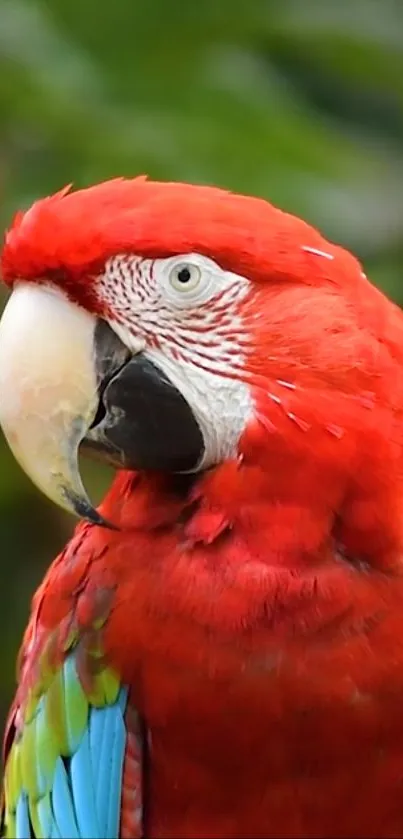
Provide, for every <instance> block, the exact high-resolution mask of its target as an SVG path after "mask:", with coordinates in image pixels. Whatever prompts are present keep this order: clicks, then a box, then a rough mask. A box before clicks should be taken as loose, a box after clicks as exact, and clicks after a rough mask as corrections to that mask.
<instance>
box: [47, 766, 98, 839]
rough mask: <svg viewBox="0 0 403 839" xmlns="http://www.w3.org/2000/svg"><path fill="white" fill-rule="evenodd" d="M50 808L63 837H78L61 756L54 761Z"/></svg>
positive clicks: (71, 838) (76, 838)
mask: <svg viewBox="0 0 403 839" xmlns="http://www.w3.org/2000/svg"><path fill="white" fill-rule="evenodd" d="M52 809H53V813H54V817H55V822H56V825H57V829H58V831H59V833H60V835H61V836H63V837H64V838H65V839H67V837H69V839H80V835H79V832H78V827H77V822H76V818H75V813H74V807H73V803H72V801H71V791H70V785H69V781H68V777H67V773H66V770H65V768H64V764H63V761H62V759H61V757H59V758H58V759H57V761H56V771H55V777H54V781H53V789H52ZM94 839H95V837H94Z"/></svg>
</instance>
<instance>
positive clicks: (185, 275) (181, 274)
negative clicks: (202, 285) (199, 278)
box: [178, 268, 191, 283]
mask: <svg viewBox="0 0 403 839" xmlns="http://www.w3.org/2000/svg"><path fill="white" fill-rule="evenodd" d="M190 276H191V275H190V271H189V268H181V269H180V271H178V280H179V282H180V283H188V282H189V280H190Z"/></svg>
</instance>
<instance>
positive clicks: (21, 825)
mask: <svg viewBox="0 0 403 839" xmlns="http://www.w3.org/2000/svg"><path fill="white" fill-rule="evenodd" d="M16 832H17V837H18V839H31V828H30V824H29V807H28V797H27V796H26V795H25V793H23V792H22V793H21V794H20V796H19V799H18V804H17V814H16Z"/></svg>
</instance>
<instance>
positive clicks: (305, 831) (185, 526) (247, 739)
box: [0, 178, 403, 839]
mask: <svg viewBox="0 0 403 839" xmlns="http://www.w3.org/2000/svg"><path fill="white" fill-rule="evenodd" d="M1 271H2V277H3V280H4V282H5V283H6V284H7V286H8V287H9V288H10V289H12V294H11V296H10V298H9V301H8V304H7V306H6V309H5V312H4V315H3V318H2V321H1V324H0V422H1V425H2V427H3V430H4V433H5V436H6V438H7V440H8V442H9V444H10V447H11V449H12V450H13V452H14V454H15V456H16V458H17V459H18V461H19V462H20V464H21V465H22V467H23V468H24V469H25V470H26V472H27V474H28V475H29V476H30V477H31V478H32V480H33V481H34V482H35V483H36V484H37V486H38V487H39V488H40V489H41V490H42V491H43V492H44V493H45V494H46V495H48V496H49V497H50V498H51V499H53V500H54V501H55V502H56V503H58V504H60V505H62V506H63V507H65V508H66V509H68V510H70V511H72V512H74V513H76V514H77V515H78V516H79V517H80V518H81V519H82V520H81V522H80V523H79V524H78V526H77V529H76V531H75V534H74V536H73V538H72V540H71V541H70V543H69V544H68V545H67V547H66V548H65V550H64V551H63V552H62V553H61V554H60V555H59V556H58V558H57V559H56V560H55V562H54V563H53V564H52V565H51V567H50V569H49V571H48V573H47V574H46V577H45V579H44V581H43V583H42V585H41V586H40V588H39V590H38V591H37V592H36V594H35V596H34V599H33V604H32V612H31V617H30V621H29V625H28V628H27V630H26V633H25V637H24V641H23V645H22V650H21V654H20V659H19V684H18V690H17V694H16V697H15V700H14V703H13V705H12V708H11V712H10V716H9V720H8V726H7V732H6V736H5V747H4V751H5V778H4V803H3V822H4V828H5V835H6V837H9V839H11V837H18V839H23V838H24V837H45V838H46V839H51V838H52V839H58V837H61V838H62V839H63V837H92V839H93V838H94V837H118V836H119V837H122V839H124V837H131V839H134V837H144V838H145V837H148V839H150V838H152V839H168V837H170V839H174V837H176V839H202V838H203V839H241V837H264V838H265V839H269V837H298V838H300V839H308V837H334V836H337V837H402V836H403V714H402V705H401V703H402V701H403V573H402V572H403V563H402V557H403V515H402V510H403V424H402V411H403V315H402V314H401V312H400V310H399V309H398V308H397V307H396V306H395V305H394V304H393V303H392V302H390V301H389V300H388V299H387V298H386V297H385V296H384V295H383V294H382V293H381V292H380V291H379V290H377V289H376V288H375V287H374V286H372V285H371V284H370V283H369V281H368V280H367V279H366V277H365V274H364V273H363V271H362V268H361V266H360V264H359V262H358V261H357V260H356V259H355V258H354V257H353V256H351V255H350V254H349V253H347V252H346V251H345V250H343V249H342V248H340V247H338V246H335V245H334V244H330V243H329V242H327V241H325V239H324V238H323V237H322V236H321V235H320V233H319V232H317V231H316V230H314V229H313V228H312V227H310V226H309V225H307V224H305V223H304V222H303V221H301V220H299V219H297V218H294V217H293V216H291V215H288V214H286V213H284V212H282V211H280V210H279V209H277V208H275V207H273V206H271V205H270V204H269V203H267V202H265V201H264V200H261V199H257V198H253V197H246V196H240V195H236V194H231V193H229V192H226V191H224V190H220V189H216V188H212V187H203V186H194V185H189V184H179V183H157V182H152V181H148V180H147V179H145V178H136V179H133V180H124V179H118V180H113V181H109V182H107V183H104V184H100V185H97V186H94V187H91V188H88V189H84V190H79V191H75V192H74V191H70V190H68V189H65V190H63V191H61V192H59V193H57V194H55V195H53V196H51V197H48V198H44V199H43V200H40V201H37V202H36V203H35V204H34V205H33V206H32V207H31V208H30V209H29V210H28V211H27V212H25V213H23V214H22V213H21V214H19V215H17V217H16V218H15V220H14V222H13V224H12V226H11V229H10V230H9V232H8V233H7V235H6V239H5V244H4V248H3V251H2V257H1ZM79 447H81V450H82V451H83V452H84V453H85V452H88V454H92V455H93V456H96V457H101V458H102V457H103V458H105V459H106V460H108V461H109V462H110V463H112V464H114V465H115V467H116V469H117V470H118V471H117V476H116V478H115V480H114V482H113V484H112V487H111V489H110V490H109V492H108V493H107V495H106V498H105V500H104V501H103V503H102V504H101V505H100V507H99V508H98V509H97V510H95V509H94V508H93V506H91V503H90V500H89V498H88V496H87V495H86V493H85V490H84V488H83V485H82V483H81V479H80V476H79V469H78V449H79Z"/></svg>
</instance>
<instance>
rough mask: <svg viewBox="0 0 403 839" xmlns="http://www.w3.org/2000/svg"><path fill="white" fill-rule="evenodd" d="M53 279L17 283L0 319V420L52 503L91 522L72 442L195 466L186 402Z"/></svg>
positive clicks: (116, 459) (131, 464) (118, 459)
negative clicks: (48, 282)
mask: <svg viewBox="0 0 403 839" xmlns="http://www.w3.org/2000/svg"><path fill="white" fill-rule="evenodd" d="M143 348H144V347H143V345H142V343H141V340H139V339H137V340H136V347H135V350H134V349H133V351H132V352H131V351H129V350H128V348H127V347H126V346H125V345H124V344H123V343H122V342H121V341H120V339H119V338H118V337H117V335H116V334H115V332H114V331H113V330H112V329H111V328H110V327H109V326H108V324H107V323H106V322H105V321H103V320H99V319H97V318H96V317H94V316H92V315H90V314H89V313H88V312H86V311H85V310H84V309H82V308H80V307H79V306H77V305H76V304H74V303H72V302H70V301H69V300H68V299H67V297H66V296H65V295H64V294H62V293H61V292H60V291H58V290H57V289H55V288H53V287H51V286H46V285H39V284H30V283H20V284H18V285H17V286H16V287H15V290H14V291H13V293H12V295H11V297H10V299H9V301H8V303H7V305H6V308H5V310H4V313H3V317H2V319H1V321H0V425H1V426H2V428H3V431H4V434H5V437H6V439H7V441H8V443H9V446H10V448H11V450H12V451H13V453H14V455H15V457H16V459H17V460H18V461H19V463H20V465H21V466H22V468H23V469H24V470H25V472H26V473H27V474H28V475H29V476H30V478H31V479H32V481H33V482H34V483H35V484H36V485H37V486H38V487H39V489H41V490H42V492H43V493H44V494H45V495H47V496H48V497H49V498H50V499H51V500H52V501H55V502H56V504H59V505H60V506H61V507H64V508H65V509H66V510H68V511H70V512H72V513H75V514H76V515H79V516H82V517H84V518H87V519H89V520H90V521H92V522H94V523H96V524H103V525H107V526H111V525H110V524H109V523H108V522H106V521H105V520H104V519H103V518H102V517H101V516H100V514H99V513H98V512H97V511H96V510H94V508H93V507H92V506H91V503H90V501H89V499H88V497H87V495H86V492H85V489H84V487H83V484H82V481H81V478H80V473H79V469H78V449H79V446H80V443H83V446H84V447H85V448H87V449H89V451H90V452H93V453H98V454H99V455H101V456H102V457H103V458H107V459H108V460H109V461H110V462H112V463H113V464H114V465H117V466H118V467H120V468H125V469H148V470H150V469H156V470H161V471H171V472H182V471H192V470H194V469H195V468H196V469H197V466H198V464H199V463H200V462H201V461H202V458H203V453H204V441H203V435H202V432H201V430H200V427H199V425H198V423H197V421H196V419H195V416H194V414H193V412H192V410H191V407H190V405H189V404H188V402H187V401H186V399H185V398H184V396H183V395H182V393H181V392H180V390H179V389H178V388H177V387H175V385H174V384H173V382H172V381H170V379H168V378H167V376H166V375H165V374H164V372H163V371H162V369H161V368H160V367H158V366H157V364H156V363H153V362H152V361H151V360H150V359H149V358H148V357H147V353H143V352H142V351H141V350H142V349H143Z"/></svg>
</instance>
